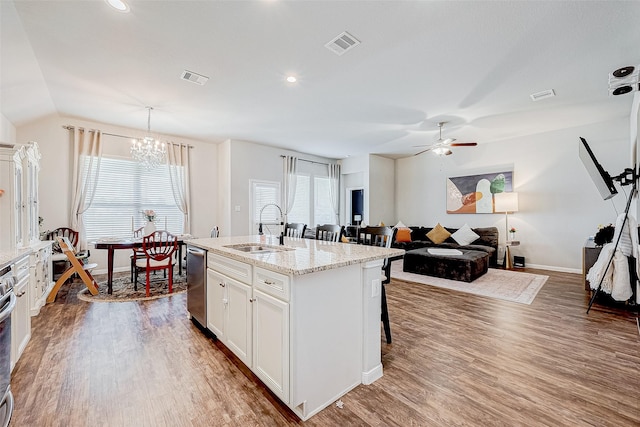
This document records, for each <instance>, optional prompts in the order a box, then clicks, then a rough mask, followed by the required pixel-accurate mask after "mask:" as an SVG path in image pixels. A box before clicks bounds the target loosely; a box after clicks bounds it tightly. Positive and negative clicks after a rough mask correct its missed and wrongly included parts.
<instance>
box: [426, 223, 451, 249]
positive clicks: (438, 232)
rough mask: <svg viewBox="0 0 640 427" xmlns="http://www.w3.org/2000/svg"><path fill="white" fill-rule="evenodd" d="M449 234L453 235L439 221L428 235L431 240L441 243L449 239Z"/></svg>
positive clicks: (437, 243)
mask: <svg viewBox="0 0 640 427" xmlns="http://www.w3.org/2000/svg"><path fill="white" fill-rule="evenodd" d="M449 236H451V233H449V232H448V231H447V230H446V229H445V228H444V227H443V226H441V225H440V223H438V225H436V226H435V227H433V229H432V230H431V231H430V232H428V233H427V237H428V238H429V240H431V241H432V242H433V243H435V244H436V245H439V244H440V243H442V242H444V241H445V240H447V239H448V238H449Z"/></svg>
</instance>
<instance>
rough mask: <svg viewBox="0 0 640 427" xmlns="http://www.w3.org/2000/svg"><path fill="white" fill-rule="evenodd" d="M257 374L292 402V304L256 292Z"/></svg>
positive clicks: (255, 348) (255, 342) (254, 360)
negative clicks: (290, 378) (290, 310)
mask: <svg viewBox="0 0 640 427" xmlns="http://www.w3.org/2000/svg"><path fill="white" fill-rule="evenodd" d="M253 344H254V348H253V372H254V373H255V374H256V375H257V376H258V378H260V379H261V380H262V381H263V382H264V383H265V384H266V385H267V387H269V388H270V389H271V391H273V392H274V393H275V394H276V395H277V396H278V397H279V398H280V399H281V400H282V401H283V402H284V403H289V304H288V303H286V302H284V301H281V300H279V299H277V298H274V297H272V296H270V295H267V294H265V293H264V292H261V291H258V290H254V292H253Z"/></svg>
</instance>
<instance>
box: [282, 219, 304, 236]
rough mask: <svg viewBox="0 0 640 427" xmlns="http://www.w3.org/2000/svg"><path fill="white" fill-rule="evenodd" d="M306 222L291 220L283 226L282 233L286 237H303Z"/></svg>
mask: <svg viewBox="0 0 640 427" xmlns="http://www.w3.org/2000/svg"><path fill="white" fill-rule="evenodd" d="M306 229H307V224H303V223H301V222H291V223H287V224H285V226H284V235H285V236H287V237H304V232H305V230H306Z"/></svg>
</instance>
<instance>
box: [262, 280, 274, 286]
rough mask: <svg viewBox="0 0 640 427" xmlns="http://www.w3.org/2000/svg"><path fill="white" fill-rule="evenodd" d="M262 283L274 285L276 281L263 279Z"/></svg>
mask: <svg viewBox="0 0 640 427" xmlns="http://www.w3.org/2000/svg"><path fill="white" fill-rule="evenodd" d="M264 284H265V285H275V284H276V282H272V281H270V280H267V279H265V280H264Z"/></svg>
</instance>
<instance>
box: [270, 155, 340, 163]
mask: <svg viewBox="0 0 640 427" xmlns="http://www.w3.org/2000/svg"><path fill="white" fill-rule="evenodd" d="M280 157H282V158H283V159H284V158H285V157H287V156H285V155H283V154H281V155H280ZM298 161H300V162H307V163H315V164H316V165H325V166H329V165H330V164H331V165H332V164H333V163H323V162H316V161H314V160H307V159H298Z"/></svg>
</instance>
